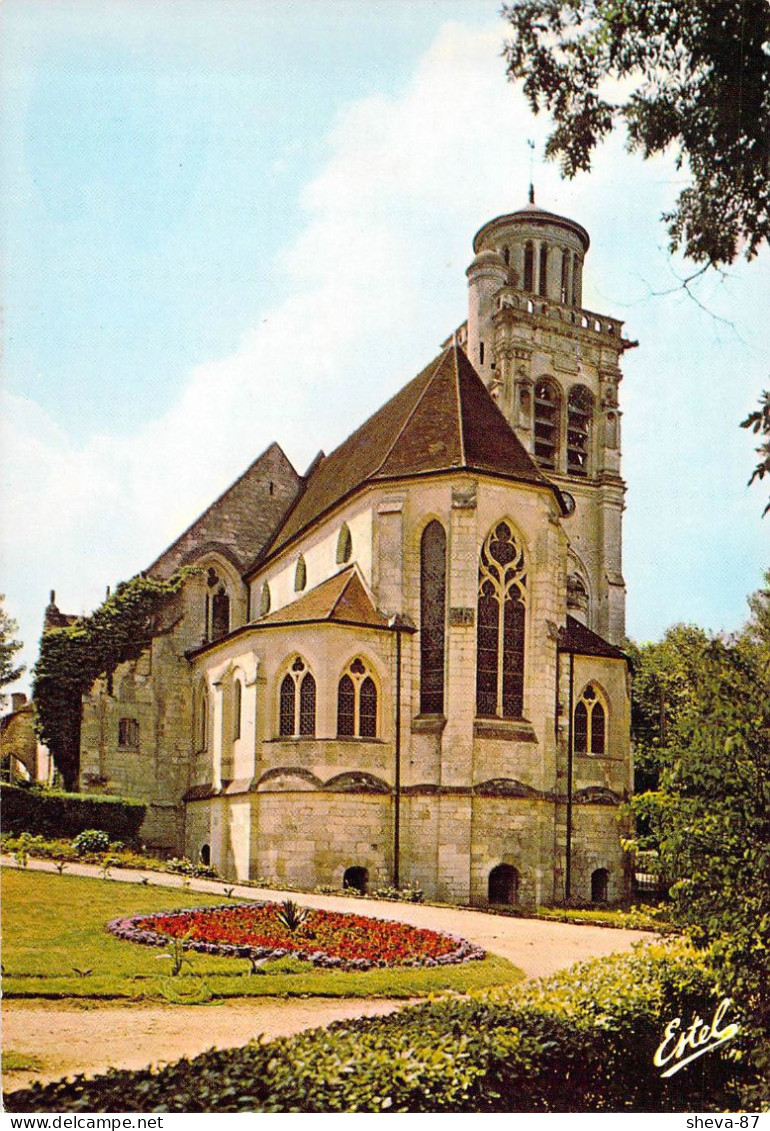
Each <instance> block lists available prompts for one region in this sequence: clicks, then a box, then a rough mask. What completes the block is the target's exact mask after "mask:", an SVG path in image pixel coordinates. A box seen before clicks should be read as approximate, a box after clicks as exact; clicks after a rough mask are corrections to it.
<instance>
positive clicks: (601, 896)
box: [591, 868, 610, 903]
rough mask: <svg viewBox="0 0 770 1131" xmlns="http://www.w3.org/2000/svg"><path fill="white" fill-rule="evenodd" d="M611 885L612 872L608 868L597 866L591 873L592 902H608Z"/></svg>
mask: <svg viewBox="0 0 770 1131" xmlns="http://www.w3.org/2000/svg"><path fill="white" fill-rule="evenodd" d="M609 886H610V874H609V872H608V871H607V869H606V868H597V869H596V871H595V872H592V873H591V903H606V902H607V893H608V891H609Z"/></svg>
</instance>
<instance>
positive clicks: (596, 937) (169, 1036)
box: [0, 859, 649, 1090]
mask: <svg viewBox="0 0 770 1131" xmlns="http://www.w3.org/2000/svg"><path fill="white" fill-rule="evenodd" d="M0 863H3V864H12V861H11V860H10V859H2V860H0ZM28 867H29V868H33V869H39V870H42V871H55V865H54V864H53V863H52V862H49V861H42V860H41V861H37V860H30V861H29V863H28ZM67 871H68V873H70V874H74V875H83V876H98V875H99V868H98V867H96V866H95V865H87V864H82V865H81V864H69V865H68V867H67ZM144 875H147V876H148V879H149V882H150V883H151V884H157V885H159V886H164V887H174V888H179V887H182V886H186V885H185V884H184V882H183V880H182V878H181V877H180V876H175V875H169V874H166V873H158V872H149V873H142V872H138V871H132V870H129V869H115V870H114V871H113V872H112V873H111V876H110V882H116V883H136V882H137V881H139V880H141V878H142V877H143V876H144ZM225 887H228V889H230V888H233V895H235V896H239V897H243V898H245V899H269V900H281V899H287V898H291V899H294V900H295V901H296V902H297V903H301V904H304V905H306V906H309V907H319V908H322V909H325V910H331V911H355V912H357V913H358V914H362V915H374V916H377V917H379V918H382V919H398V920H401V921H402V922H406V923H411V924H413V925H414V926H417V927H433V928H434V929H437V930H444V931H451V932H453V933H456V934H459V935H462V936H463V937H465V938H467V939H470V940H471V941H472V942H475V943H478V944H479V945H480V946H482V947H484V949H485V950H489V951H491V952H492V953H494V954H499V955H502V956H503V957H504V958H507V959H509V960H510V961H511V962H513V963H515V965H516V966H518V967H519V968H520V969H521V970H523V971H524V973H525V974H526V975H527V977H529V978H534V977H541V976H543V975H547V974H551V973H554V972H555V971H556V970H559V969H563V968H565V967H567V966H571V965H572V964H573V963H574V962H579V961H583V960H585V959H588V958H595V957H603V956H605V955H608V954H612V953H615V952H617V951H622V950H628V949H629V948H630V947H631V945H632V944H633V943H634V942H636V941H637V940H639V939H643V938H649V935H648V934H645V933H644V932H641V931H629V930H622V929H610V928H602V927H592V926H580V925H576V924H569V923H554V922H547V921H545V920H537V919H518V918H510V917H507V916H503V915H494V914H490V913H489V912H484V911H473V910H468V909H461V908H454V907H435V906H426V905H424V904H404V903H390V902H385V901H378V900H373V899H366V900H364V899H349V898H345V897H341V896H340V897H337V896H325V895H315V894H309V893H308V894H305V893H300V892H281V891H275V890H267V889H260V888H253V887H240V886H238V885H225V884H222V883H220V882H216V881H212V880H193V881H192V882H191V883H190V884H189V888H188V890H189V891H190V892H191V894H194V893H195V892H196V891H201V892H204V891H205V892H209V893H218V892H224V888H225ZM192 902H193V905H194V900H193V901H192ZM403 1004H404V1002H403V1001H401V1002H393V1001H384V1000H382V999H380V1000H371V1001H365V1000H361V999H356V1000H351V999H334V1000H330V999H328V998H308V999H302V1000H296V999H275V998H273V999H267V998H259V999H250V1000H249V1001H244V1000H240V1001H227V1002H217V1003H212V1004H211V1005H206V1006H195V1007H190V1006H166V1005H163V1006H157V1005H146V1004H141V1003H139V1004H135V1005H125V1004H114V1005H100V1006H98V1007H88V1006H84V1004H80V1005H77V1004H75V1003H72V1002H70V1003H64V1002H61V1003H56V1002H50V1003H48V1002H37V1003H30V1002H21V1001H16V1002H13V1001H11V1002H9V1001H6V1002H5V1003H4V1009H3V1013H4V1019H3V1029H4V1045H5V1047H6V1048H12V1049H13V1050H14V1051H16V1052H19V1053H29V1054H33V1053H34V1054H36V1055H38V1056H39V1057H40V1058H41V1060H42V1062H43V1067H42V1069H41V1071H39V1072H34V1073H33V1072H23V1073H22V1072H20V1073H15V1072H14V1073H9V1074H8V1075H7V1077H6V1079H5V1080H4V1087H5V1088H6V1089H7V1090H11V1089H15V1088H19V1087H23V1086H24V1085H25V1084H26V1083H27V1082H28V1081H31V1080H34V1079H38V1080H47V1079H58V1078H59V1077H60V1076H62V1075H64V1074H73V1073H77V1072H87V1073H89V1074H90V1073H94V1072H98V1071H103V1070H104V1069H105V1068H106V1067H107V1066H108V1065H114V1066H116V1067H126V1068H128V1067H137V1068H139V1067H144V1066H145V1065H147V1064H148V1063H156V1064H157V1063H159V1062H161V1061H167V1060H168V1061H171V1060H176V1059H178V1058H179V1057H180V1056H185V1055H187V1056H191V1055H196V1054H197V1053H199V1052H203V1051H205V1050H206V1049H208V1048H211V1047H212V1046H216V1047H220V1048H226V1047H228V1046H235V1045H239V1044H244V1043H245V1042H246V1041H247V1040H249V1039H250V1038H252V1037H253V1036H255V1035H256V1034H258V1033H265V1034H266V1035H267V1036H270V1037H275V1036H280V1035H284V1034H289V1033H296V1032H299V1031H300V1030H302V1029H306V1028H311V1027H314V1026H317V1025H326V1024H328V1023H329V1022H330V1021H333V1020H335V1019H337V1018H348V1017H360V1016H365V1015H366V1016H371V1015H374V1014H380V1013H386V1012H389V1011H391V1010H392V1009H396V1008H398V1007H400V1006H401V1005H403Z"/></svg>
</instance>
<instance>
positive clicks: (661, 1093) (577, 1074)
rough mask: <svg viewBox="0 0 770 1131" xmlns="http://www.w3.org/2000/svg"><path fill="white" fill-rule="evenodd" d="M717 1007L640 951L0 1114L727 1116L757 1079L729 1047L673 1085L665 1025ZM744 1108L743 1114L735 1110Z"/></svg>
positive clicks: (20, 1102)
mask: <svg viewBox="0 0 770 1131" xmlns="http://www.w3.org/2000/svg"><path fill="white" fill-rule="evenodd" d="M718 1001H719V990H718V987H717V985H716V979H715V975H714V974H713V973H712V972H711V970H710V969H709V967H708V965H707V963H706V961H705V958H704V956H703V955H702V954H695V953H694V952H693V951H690V950H687V949H686V948H685V947H684V946H683V945H682V944H673V945H672V944H667V945H662V944H652V945H646V946H644V947H643V948H641V949H639V950H637V951H636V953H634V954H632V955H620V956H613V957H610V958H604V959H600V960H597V961H594V962H590V963H586V964H583V965H581V966H578V967H575V968H573V970H572V971H569V972H566V973H563V974H558V975H556V976H554V977H551V978H548V979H545V980H543V981H542V982H540V983H536V984H529V985H527V986H525V987H522V988H513V989H506V990H503V989H500V990H497V991H493V992H491V993H488V994H482V995H475V996H474V997H473V998H470V999H467V998H466V999H452V1000H445V1001H441V1002H432V1003H428V1004H425V1005H421V1006H416V1007H412V1008H407V1009H404V1010H402V1011H400V1012H398V1013H395V1014H391V1015H389V1016H387V1017H380V1018H367V1019H360V1020H356V1021H345V1022H337V1023H336V1024H334V1025H332V1026H330V1027H329V1028H328V1029H316V1030H312V1031H309V1032H305V1033H300V1034H299V1035H298V1036H295V1037H290V1038H284V1039H281V1040H277V1041H272V1042H270V1043H261V1042H253V1043H252V1044H250V1045H247V1046H245V1047H244V1048H239V1049H230V1050H227V1051H223V1052H215V1051H212V1052H208V1053H205V1054H204V1055H202V1056H199V1057H196V1058H195V1059H194V1060H186V1059H184V1060H180V1061H178V1062H177V1063H175V1064H171V1065H168V1066H167V1067H165V1068H162V1069H160V1070H157V1071H155V1070H143V1071H141V1072H127V1071H112V1072H110V1073H108V1074H107V1075H105V1076H101V1077H97V1078H96V1079H94V1080H84V1079H83V1078H82V1077H80V1078H78V1079H77V1080H75V1081H63V1082H61V1083H57V1084H50V1085H47V1086H43V1087H41V1086H37V1085H34V1086H33V1087H31V1088H29V1089H27V1090H25V1091H20V1092H15V1093H11V1094H10V1095H8V1096H6V1106H7V1108H8V1110H9V1111H88V1112H100V1111H123V1112H137V1111H139V1112H145V1113H146V1112H150V1111H171V1112H173V1111H185V1112H219V1111H234V1112H237V1111H259V1112H289V1111H294V1112H353V1111H367V1112H369V1111H371V1112H385V1111H390V1112H443V1111H446V1112H454V1113H457V1112H530V1111H534V1112H549V1111H550V1112H554V1111H556V1112H567V1111H570V1112H573V1111H574V1112H581V1111H591V1112H594V1111H601V1112H618V1111H637V1112H657V1111H661V1112H663V1111H720V1112H724V1111H734V1110H736V1109H738V1108H739V1107H740V1088H741V1086H744V1085H748V1084H750V1083H751V1081H752V1078H753V1077H755V1073H753V1071H752V1068H751V1066H750V1064H749V1062H748V1060H747V1059H746V1053H747V1050H746V1049H742V1048H741V1047H740V1036H739V1037H738V1038H736V1040H735V1041H734V1042H730V1043H728V1044H725V1045H722V1046H721V1047H720V1048H718V1049H714V1050H713V1051H712V1052H710V1053H709V1054H708V1055H707V1056H706V1057H702V1058H701V1059H700V1060H698V1061H697V1062H695V1063H694V1064H692V1065H689V1066H687V1068H685V1069H683V1071H682V1072H680V1073H678V1074H677V1075H676V1076H674V1077H671V1078H670V1079H663V1078H662V1077H661V1075H660V1069H658V1068H656V1067H655V1066H654V1064H653V1054H654V1051H655V1049H656V1047H657V1045H658V1044H659V1042H660V1040H661V1038H662V1035H663V1029H664V1026H665V1024H666V1023H667V1021H668V1020H670V1019H673V1018H674V1017H677V1016H681V1017H683V1018H685V1019H686V1021H689V1019H690V1017H691V1014H692V1011H693V1010H697V1011H698V1013H699V1014H700V1015H701V1016H706V1017H710V1016H711V1014H712V1013H713V1010H714V1008H715V1006H716V1004H717V1002H718ZM743 1110H745V1109H743Z"/></svg>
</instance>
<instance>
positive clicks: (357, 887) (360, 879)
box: [342, 865, 369, 895]
mask: <svg viewBox="0 0 770 1131" xmlns="http://www.w3.org/2000/svg"><path fill="white" fill-rule="evenodd" d="M368 883H369V871H368V869H367V868H361V867H359V866H357V865H356V866H354V867H352V868H346V869H345V874H344V876H343V877H342V886H343V887H344V888H353V890H354V891H358V892H360V893H361V895H365V894H366V887H367V884H368Z"/></svg>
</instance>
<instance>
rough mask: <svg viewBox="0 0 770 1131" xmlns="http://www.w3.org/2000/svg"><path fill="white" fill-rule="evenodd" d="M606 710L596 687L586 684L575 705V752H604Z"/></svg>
mask: <svg viewBox="0 0 770 1131" xmlns="http://www.w3.org/2000/svg"><path fill="white" fill-rule="evenodd" d="M606 742H607V712H606V710H605V707H604V705H603V703H602V701H601V698H600V696H599V693H598V691H597V689H596V688H595V687H594V685H593V684H592V683H589V684H588V687H586V689H585V691H584V692H583V694H582V695H581V696H580V699H579V700H578V702H577V704H576V705H575V753H576V754H604V752H605V747H606Z"/></svg>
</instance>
